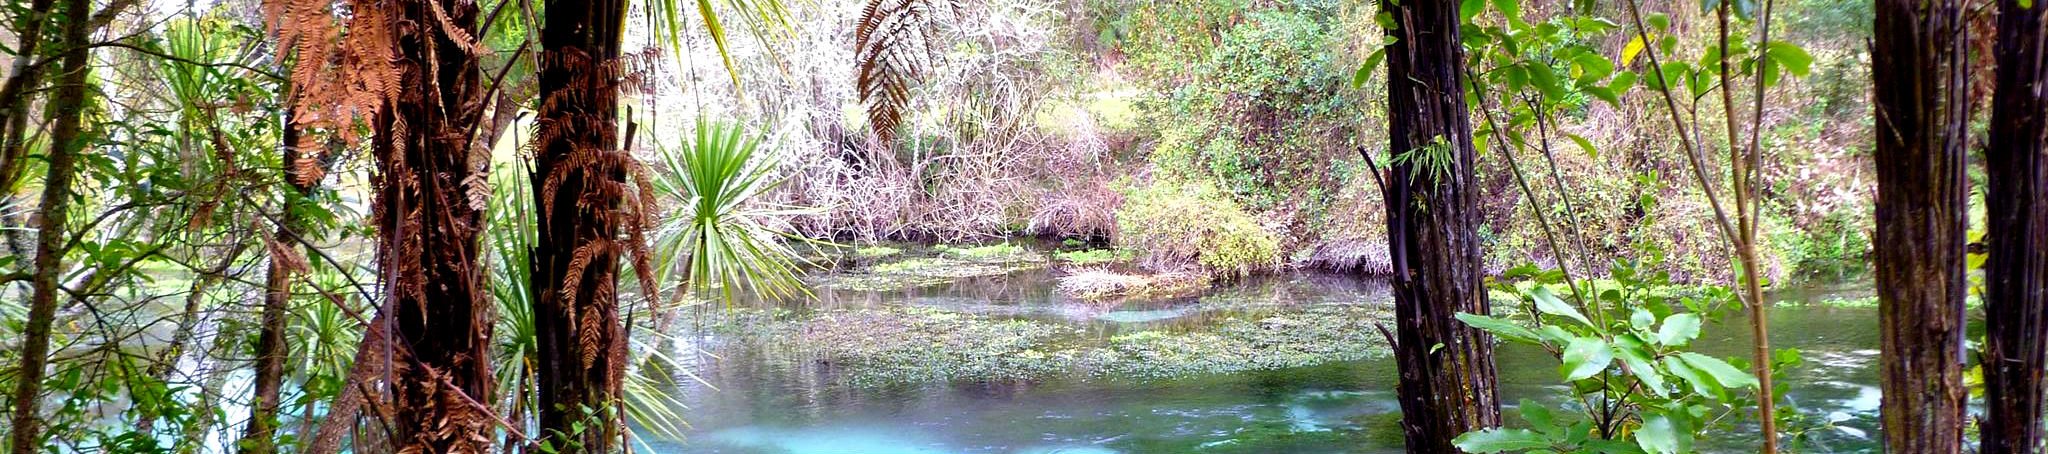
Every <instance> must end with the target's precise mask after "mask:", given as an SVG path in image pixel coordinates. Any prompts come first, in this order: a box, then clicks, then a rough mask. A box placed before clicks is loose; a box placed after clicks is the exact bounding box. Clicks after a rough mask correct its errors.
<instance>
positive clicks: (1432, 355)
mask: <svg viewBox="0 0 2048 454" xmlns="http://www.w3.org/2000/svg"><path fill="white" fill-rule="evenodd" d="M1458 3H1459V2H1455V1H1449V0H1424V1H1414V0H1409V1H1401V2H1398V3H1396V2H1394V1H1392V0H1386V1H1383V2H1382V3H1381V8H1382V10H1383V11H1388V12H1390V13H1392V15H1393V18H1394V23H1395V25H1396V26H1395V28H1393V29H1390V30H1387V34H1388V35H1390V36H1392V37H1394V38H1396V39H1397V41H1396V42H1395V43H1394V44H1392V45H1390V46H1388V48H1387V59H1386V61H1387V79H1388V83H1387V93H1388V94H1387V117H1388V119H1389V121H1388V128H1389V131H1388V136H1389V137H1390V139H1391V144H1390V147H1389V150H1390V151H1391V152H1392V153H1395V154H1401V153H1408V154H1410V156H1409V158H1408V159H1396V160H1395V162H1393V163H1392V166H1391V169H1390V170H1389V172H1388V175H1387V176H1388V177H1389V178H1388V179H1387V185H1386V186H1385V187H1384V188H1383V189H1384V190H1385V191H1386V197H1385V201H1386V209H1387V240H1388V246H1389V248H1388V249H1389V251H1391V253H1392V255H1393V267H1394V277H1393V279H1394V306H1395V310H1394V312H1395V317H1396V319H1397V320H1396V321H1395V323H1396V324H1397V329H1396V334H1395V336H1394V337H1395V346H1394V354H1395V357H1396V361H1397V364H1398V365H1399V367H1400V375H1401V377H1400V385H1399V395H1400V401H1401V415H1402V416H1401V428H1402V431H1403V433H1404V435H1405V436H1406V439H1407V446H1408V452H1430V453H1450V452H1457V449H1456V448H1455V447H1453V446H1452V444H1451V440H1452V439H1453V438H1455V437H1457V436H1458V435H1459V434H1462V433H1465V432H1466V431H1470V430H1475V429H1481V428H1486V427H1491V426H1495V425H1499V423H1500V403H1499V401H1498V400H1497V397H1496V396H1495V389H1494V366H1493V347H1492V340H1491V339H1489V337H1488V336H1487V335H1485V333H1483V332H1481V331H1479V330H1477V329H1473V328H1472V327H1469V326H1466V325H1465V324H1464V323H1461V322H1459V321H1458V320H1457V319H1455V318H1453V315H1455V314H1457V313H1459V312H1469V313H1475V314H1486V313H1488V312H1489V309H1488V307H1487V302H1486V299H1485V290H1484V288H1483V287H1482V285H1481V281H1480V279H1481V275H1480V273H1481V269H1480V265H1481V262H1480V260H1481V259H1480V254H1479V238H1478V234H1477V232H1476V230H1475V228H1476V227H1477V226H1478V220H1479V219H1478V213H1479V210H1478V207H1477V203H1476V199H1475V197H1476V196H1477V195H1478V194H1477V193H1476V191H1477V188H1476V187H1475V186H1474V185H1473V165H1474V163H1475V159H1476V157H1475V153H1474V151H1473V147H1472V126H1471V123H1470V120H1469V119H1468V118H1467V113H1468V109H1466V106H1465V91H1464V86H1465V85H1464V84H1465V81H1464V80H1463V75H1464V73H1465V71H1464V61H1465V54H1464V50H1463V48H1462V47H1461V46H1462V43H1461V42H1460V41H1459V38H1458V22H1459V15H1458Z"/></svg>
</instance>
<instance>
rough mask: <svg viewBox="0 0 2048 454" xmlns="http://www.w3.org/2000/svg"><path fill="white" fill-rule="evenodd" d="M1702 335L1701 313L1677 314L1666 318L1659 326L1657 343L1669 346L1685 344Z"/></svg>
mask: <svg viewBox="0 0 2048 454" xmlns="http://www.w3.org/2000/svg"><path fill="white" fill-rule="evenodd" d="M1699 336H1700V316H1699V314H1677V315H1672V316H1670V317H1665V318H1664V325H1663V326H1659V327H1657V344H1658V345H1668V346H1674V347H1675V346H1680V345H1685V344H1686V343H1688V342H1692V340H1693V339H1694V338H1697V337H1699Z"/></svg>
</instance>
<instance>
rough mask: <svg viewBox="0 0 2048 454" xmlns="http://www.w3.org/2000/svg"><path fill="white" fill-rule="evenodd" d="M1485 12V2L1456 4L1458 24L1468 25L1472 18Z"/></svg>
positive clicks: (1470, 1)
mask: <svg viewBox="0 0 2048 454" xmlns="http://www.w3.org/2000/svg"><path fill="white" fill-rule="evenodd" d="M1483 12H1486V0H1464V1H1462V2H1459V3H1458V23H1460V24H1470V23H1472V18H1474V17H1479V13H1483Z"/></svg>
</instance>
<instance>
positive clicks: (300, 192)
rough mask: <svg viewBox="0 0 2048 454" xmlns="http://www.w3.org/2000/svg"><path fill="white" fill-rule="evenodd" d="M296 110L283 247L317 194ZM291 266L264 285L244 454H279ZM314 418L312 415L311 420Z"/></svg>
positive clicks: (289, 117)
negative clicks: (306, 171)
mask: <svg viewBox="0 0 2048 454" xmlns="http://www.w3.org/2000/svg"><path fill="white" fill-rule="evenodd" d="M292 112H293V110H290V109H288V110H286V113H285V118H284V125H283V126H284V134H283V135H282V137H281V139H282V140H281V141H280V142H281V143H280V144H279V147H278V148H279V149H282V150H284V160H283V162H284V169H285V172H284V175H283V177H284V180H285V181H284V182H285V191H287V192H286V193H285V194H284V197H283V199H284V204H283V206H284V210H283V212H282V213H279V214H278V216H277V219H278V221H277V233H276V234H275V235H272V238H275V239H276V240H277V241H284V240H285V239H286V238H294V237H297V236H298V233H297V231H296V230H295V229H296V228H297V225H296V224H297V223H298V216H297V215H296V214H295V213H297V210H295V209H293V207H295V206H297V205H298V204H299V203H301V201H302V200H303V199H304V198H305V197H306V196H307V194H308V193H309V192H312V189H313V187H312V186H313V185H312V183H313V182H312V181H310V180H308V179H307V178H305V177H304V176H302V175H299V172H300V170H301V169H303V168H304V167H302V166H299V165H297V164H298V162H299V159H300V158H301V156H302V153H303V150H300V149H299V146H300V145H301V144H300V143H299V133H300V126H299V125H298V124H295V123H294V121H293V120H294V118H293V116H294V115H293V114H292ZM287 247H289V246H287ZM291 278H292V267H291V262H288V261H286V260H280V259H279V257H277V255H276V254H275V253H273V254H272V255H271V258H270V266H269V269H268V270H267V271H266V276H265V277H264V280H263V288H264V292H263V325H262V326H263V330H262V332H260V333H259V334H257V337H256V381H255V383H254V386H252V388H254V392H253V395H254V396H253V397H254V399H252V404H251V405H250V409H249V425H248V426H247V427H246V430H245V431H244V433H243V435H242V442H241V443H238V444H237V446H238V447H239V451H240V452H241V453H243V454H266V453H270V452H274V451H276V449H277V446H276V443H275V442H276V437H277V434H276V433H275V432H276V431H277V407H278V395H279V394H280V391H281V390H282V389H283V388H284V363H285V360H286V356H288V355H289V350H290V348H289V346H288V345H286V344H285V342H286V339H285V328H286V324H287V319H286V315H287V313H288V311H289V309H290V308H291V297H292V281H291ZM307 416H311V415H307Z"/></svg>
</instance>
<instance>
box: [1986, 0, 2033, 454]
mask: <svg viewBox="0 0 2048 454" xmlns="http://www.w3.org/2000/svg"><path fill="white" fill-rule="evenodd" d="M2020 3H2021V2H2020V1H2018V0H2005V1H2001V2H1999V5H1998V45H1997V46H1998V48H1997V51H1996V55H1997V59H1998V72H1997V76H1996V77H1997V82H1996V83H1997V84H1998V85H1997V88H1996V89H1995V91H1994V92H1993V98H1992V101H1991V145H1990V147H1987V148H1985V150H1984V159H1985V172H1984V173H1985V176H1986V177H1987V178H1986V180H1987V181H1986V183H1987V184H1986V185H1985V186H1986V187H1985V191H1984V200H1985V208H1986V213H1987V215H1988V220H1989V223H1988V225H1987V226H1986V227H1987V231H1986V232H1985V233H1986V235H1985V242H1986V243H1987V246H1990V247H1989V249H1990V257H1989V258H1988V260H1987V261H1986V262H1985V267H1984V313H1985V316H1984V384H1985V386H1984V394H1985V399H1984V401H1985V404H1986V405H1985V406H1986V411H1985V413H1986V418H1985V421H1984V430H1983V438H1984V446H1983V452H1984V453H1985V454H2012V453H2038V452H2041V430H2042V421H2041V405H2042V391H2043V388H2042V386H2044V382H2043V379H2042V371H2043V368H2044V367H2048V336H2043V335H2042V333H2043V332H2044V331H2048V22H2044V21H2043V19H2042V14H2043V12H2044V11H2048V6H2044V5H2042V2H2041V1H2040V0H2034V2H2033V4H2032V5H2031V7H2027V8H2022V7H2020Z"/></svg>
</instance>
